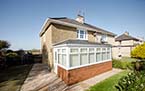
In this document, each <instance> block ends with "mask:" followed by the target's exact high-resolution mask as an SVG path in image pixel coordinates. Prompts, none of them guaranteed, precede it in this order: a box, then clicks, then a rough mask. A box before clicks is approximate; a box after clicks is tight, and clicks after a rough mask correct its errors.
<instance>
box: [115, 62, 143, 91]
mask: <svg viewBox="0 0 145 91" xmlns="http://www.w3.org/2000/svg"><path fill="white" fill-rule="evenodd" d="M144 65H145V62H144V61H141V62H134V71H133V72H130V73H129V74H128V75H127V76H125V77H122V78H121V79H120V80H119V82H118V84H117V85H116V86H115V87H116V88H117V89H118V91H145V68H144Z"/></svg>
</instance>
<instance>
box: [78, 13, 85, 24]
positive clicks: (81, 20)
mask: <svg viewBox="0 0 145 91" xmlns="http://www.w3.org/2000/svg"><path fill="white" fill-rule="evenodd" d="M76 21H78V22H80V23H84V22H85V19H84V16H82V15H80V14H78V15H77V18H76Z"/></svg>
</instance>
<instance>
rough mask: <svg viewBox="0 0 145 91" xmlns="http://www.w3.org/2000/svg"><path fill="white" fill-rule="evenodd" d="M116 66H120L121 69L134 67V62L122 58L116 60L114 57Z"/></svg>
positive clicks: (114, 65)
mask: <svg viewBox="0 0 145 91" xmlns="http://www.w3.org/2000/svg"><path fill="white" fill-rule="evenodd" d="M112 63H113V67H114V68H120V69H132V68H133V64H132V62H131V61H122V60H116V59H113V61H112Z"/></svg>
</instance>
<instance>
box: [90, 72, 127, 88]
mask: <svg viewBox="0 0 145 91" xmlns="http://www.w3.org/2000/svg"><path fill="white" fill-rule="evenodd" d="M128 72H129V71H126V70H125V71H123V72H120V73H118V74H116V75H114V76H112V77H110V78H108V79H106V80H104V81H102V82H100V83H98V84H96V85H94V86H92V87H90V89H89V90H87V91H117V89H116V88H115V85H116V84H117V83H118V81H119V79H120V78H121V77H123V76H125V75H127V74H128Z"/></svg>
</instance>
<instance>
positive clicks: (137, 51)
mask: <svg viewBox="0 0 145 91" xmlns="http://www.w3.org/2000/svg"><path fill="white" fill-rule="evenodd" d="M131 57H134V58H140V59H145V43H143V44H141V45H138V46H136V47H135V48H134V49H133V50H132V51H131Z"/></svg>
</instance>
